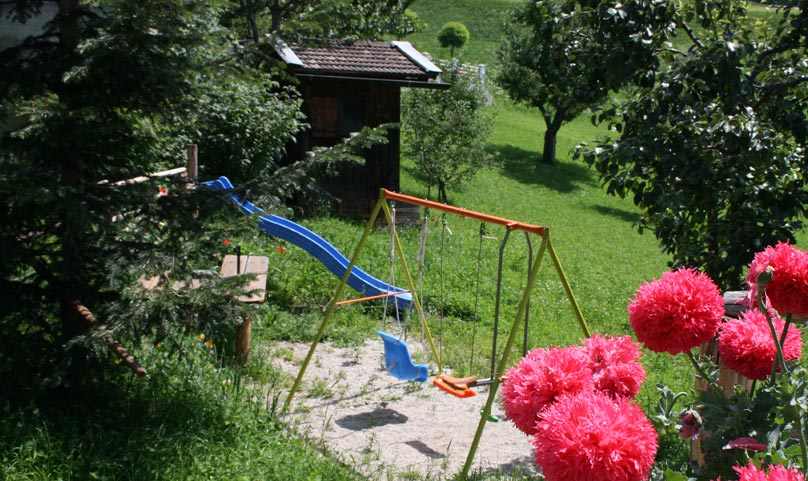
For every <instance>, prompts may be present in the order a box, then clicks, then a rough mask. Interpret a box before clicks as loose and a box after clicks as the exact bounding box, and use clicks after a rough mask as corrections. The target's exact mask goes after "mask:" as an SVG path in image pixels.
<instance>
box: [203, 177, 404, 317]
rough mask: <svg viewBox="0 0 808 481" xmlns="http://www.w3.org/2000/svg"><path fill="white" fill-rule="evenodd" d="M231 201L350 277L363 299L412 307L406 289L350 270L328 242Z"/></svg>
mask: <svg viewBox="0 0 808 481" xmlns="http://www.w3.org/2000/svg"><path fill="white" fill-rule="evenodd" d="M204 184H205V185H206V186H207V187H208V188H210V189H212V190H225V191H232V190H233V189H234V187H233V184H232V183H231V182H230V179H228V178H227V177H224V176H223V177H219V178H218V179H216V180H211V181H208V182H205V183H204ZM230 199H232V201H233V202H234V203H235V204H236V205H237V206H238V207H239V209H240V210H241V212H242V213H244V214H246V215H258V227H259V228H261V229H262V230H263V231H264V232H266V233H267V234H270V235H272V236H275V237H278V238H280V239H283V240H286V241H288V242H291V243H292V244H294V245H296V246H298V247H300V248H302V249H303V250H305V251H306V252H308V253H309V254H311V255H312V256H314V257H315V258H316V259H317V260H318V261H320V262H321V263H322V264H323V265H324V266H325V267H326V268H328V270H329V271H331V272H332V273H333V274H334V275H335V276H337V277H342V276H343V275H345V274H348V275H349V276H348V279H347V284H348V285H349V286H350V287H352V288H353V289H355V290H356V291H358V292H359V293H361V294H362V295H363V296H367V297H366V298H363V299H362V300H367V299H368V298H373V299H380V298H385V297H393V298H394V300H395V302H396V304H397V305H398V307H399V308H401V309H405V308H407V307H409V306H410V304H411V303H412V296H411V295H410V293H409V292H407V291H406V290H405V289H401V288H400V287H396V286H392V285H390V284H388V283H386V282H384V281H381V280H379V279H377V278H375V277H373V276H371V275H370V274H368V273H367V272H365V271H363V270H362V269H359V268H358V267H354V266H351V267H352V268H351V269H348V266H349V264H350V263H349V261H348V259H347V258H346V257H345V256H344V255H342V253H341V252H340V251H339V250H337V249H336V248H335V247H334V246H333V245H331V244H330V243H329V242H328V241H326V240H325V239H323V238H322V237H320V236H319V235H317V234H315V233H314V232H312V231H310V230H309V229H306V228H305V227H303V226H302V225H300V224H297V223H295V222H292V221H291V220H289V219H286V218H283V217H281V216H278V215H275V214H264V210H263V209H261V208H259V207H256V206H255V205H254V204H253V203H252V202H248V201H245V200H242V199H241V198H240V197H239V196H238V195H236V194H234V193H231V194H230ZM355 301H358V300H353V302H355ZM344 303H347V302H344Z"/></svg>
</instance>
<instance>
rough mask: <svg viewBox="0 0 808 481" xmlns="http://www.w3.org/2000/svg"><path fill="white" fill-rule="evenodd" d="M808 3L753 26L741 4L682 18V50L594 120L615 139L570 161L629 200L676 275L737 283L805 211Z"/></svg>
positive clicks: (731, 2)
mask: <svg viewBox="0 0 808 481" xmlns="http://www.w3.org/2000/svg"><path fill="white" fill-rule="evenodd" d="M806 7H808V4H807V3H806V2H789V3H788V4H787V5H784V6H783V7H782V8H778V9H777V10H774V9H772V10H770V11H769V12H768V13H766V14H765V15H763V16H761V17H759V18H752V17H750V16H749V15H748V14H749V10H748V5H747V3H746V2H744V1H740V0H727V1H722V2H705V1H697V2H694V3H693V4H692V5H691V6H689V7H687V9H686V10H684V11H682V12H681V15H680V16H679V18H678V20H677V21H678V23H679V24H680V25H681V26H682V30H681V33H682V34H683V36H684V37H685V39H684V44H683V46H682V47H680V48H678V49H675V50H674V49H671V50H670V51H669V53H668V55H666V57H665V64H666V65H667V67H666V68H665V70H664V71H663V72H661V73H660V75H659V76H658V78H657V79H656V80H655V81H654V82H653V83H652V84H650V85H645V86H643V87H642V88H640V89H638V90H636V91H633V92H632V93H631V94H630V95H629V96H628V97H627V98H626V100H625V101H624V102H622V103H620V104H619V105H618V106H616V107H615V108H612V109H609V110H605V111H604V112H602V113H601V114H600V115H599V116H598V117H597V119H598V120H600V121H602V122H608V124H609V125H610V126H611V127H612V130H613V131H614V132H616V136H617V138H604V139H601V140H599V141H598V142H596V143H595V144H593V145H583V146H581V147H580V151H579V153H580V154H581V155H582V156H583V158H584V159H585V160H586V161H587V162H589V163H590V164H592V165H593V166H594V167H595V168H596V169H597V170H598V172H599V173H600V176H601V179H602V180H603V181H604V183H605V185H606V188H607V190H608V192H610V193H612V194H615V195H619V196H623V197H626V196H628V197H631V198H632V199H633V200H634V203H635V204H636V205H638V206H639V207H640V208H641V209H642V210H643V212H644V213H643V215H642V217H641V218H640V220H639V228H640V230H641V231H642V230H645V229H648V230H651V231H653V233H654V235H655V236H656V237H657V239H659V242H660V245H661V247H662V250H663V251H664V252H666V253H669V254H670V255H671V256H672V259H673V260H672V264H673V265H676V266H683V265H684V266H693V267H699V268H701V269H703V270H705V271H706V272H707V274H709V275H710V277H712V278H713V279H714V280H715V281H716V282H718V283H719V285H720V286H721V287H722V288H724V289H728V288H738V287H741V286H742V274H743V270H744V268H745V266H746V265H747V264H748V263H749V262H750V261H751V260H752V257H753V255H754V253H755V252H757V251H760V250H761V249H762V248H763V247H765V246H766V245H773V244H775V243H776V241H778V240H782V241H785V240H788V239H791V240H793V239H794V233H795V232H796V231H797V230H799V229H800V228H801V226H802V225H803V224H802V219H803V218H804V215H805V214H806V208H805V206H806V202H808V184H807V182H808V172H806V135H807V134H808V121H807V120H806V113H805V105H806V100H808V88H807V86H808V57H806V52H805V46H804V39H805V38H806V35H808V10H807V9H806Z"/></svg>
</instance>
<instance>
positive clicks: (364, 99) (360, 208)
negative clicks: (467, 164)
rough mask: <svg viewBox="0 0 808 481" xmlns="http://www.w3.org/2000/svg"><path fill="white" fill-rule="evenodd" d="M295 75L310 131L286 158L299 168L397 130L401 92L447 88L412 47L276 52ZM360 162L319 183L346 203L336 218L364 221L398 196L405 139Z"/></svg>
mask: <svg viewBox="0 0 808 481" xmlns="http://www.w3.org/2000/svg"><path fill="white" fill-rule="evenodd" d="M275 49H276V51H277V52H278V54H279V55H280V57H281V59H282V60H283V61H284V62H285V63H286V64H287V67H288V71H289V73H290V74H292V75H293V76H295V77H296V78H297V79H298V80H299V82H300V83H299V85H298V89H299V90H300V93H301V94H302V96H303V111H304V113H305V114H306V117H307V120H308V122H309V124H310V126H311V128H310V129H309V130H307V131H305V132H302V133H301V134H300V135H299V136H298V139H297V143H296V145H294V146H292V148H291V149H290V150H289V152H288V155H289V157H290V160H298V159H301V158H302V157H303V155H305V152H307V151H309V150H311V149H312V148H313V147H318V146H325V147H328V146H332V145H336V144H338V143H340V142H341V141H342V140H343V139H344V138H345V137H347V136H348V135H350V134H351V133H352V132H356V131H358V130H360V129H361V128H362V127H364V126H369V127H376V126H379V125H381V124H384V123H390V122H393V123H398V122H399V121H400V114H401V89H402V88H404V87H406V88H448V87H449V85H448V84H445V83H442V82H440V80H439V79H438V75H439V74H440V69H439V68H438V67H436V66H435V65H434V64H433V63H432V62H431V61H429V59H428V58H426V56H424V55H423V54H421V53H420V52H418V51H417V50H416V49H415V48H414V47H413V46H412V45H411V44H410V43H409V42H398V41H393V42H375V41H349V40H327V41H322V42H320V43H318V44H316V45H296V44H292V45H286V44H283V43H278V44H277V45H276V47H275ZM389 140H390V142H389V143H388V144H387V145H381V146H377V147H375V148H373V149H370V151H367V152H365V153H364V154H363V156H364V157H365V160H366V162H365V165H364V166H358V167H349V168H345V169H343V170H342V171H341V172H339V173H338V175H337V177H336V178H328V179H322V182H323V184H324V186H325V187H326V188H327V189H328V190H329V191H330V192H331V193H333V194H334V195H335V196H336V197H338V198H339V199H341V202H340V203H339V205H338V206H337V212H336V213H337V214H339V215H343V216H348V217H365V216H367V215H368V214H369V213H370V211H371V210H372V208H373V206H374V205H375V203H376V201H377V200H378V196H379V188H381V187H384V188H387V189H390V190H395V191H399V168H400V165H399V164H400V135H399V131H398V129H394V130H392V131H391V132H390V134H389Z"/></svg>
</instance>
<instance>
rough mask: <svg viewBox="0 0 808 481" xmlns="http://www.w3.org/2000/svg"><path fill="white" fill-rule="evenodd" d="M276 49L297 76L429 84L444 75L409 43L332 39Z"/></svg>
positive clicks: (281, 46)
mask: <svg viewBox="0 0 808 481" xmlns="http://www.w3.org/2000/svg"><path fill="white" fill-rule="evenodd" d="M276 50H277V51H278V53H279V54H280V56H281V58H282V59H283V60H284V61H285V62H286V63H287V64H288V65H289V68H290V71H291V72H292V73H295V74H312V75H323V76H343V77H362V78H368V79H374V78H378V79H397V80H416V81H428V80H432V79H434V78H435V77H436V76H437V74H438V73H440V69H438V68H437V67H436V66H435V65H434V64H432V62H430V61H429V60H428V59H427V58H426V57H425V56H423V55H422V54H421V53H420V52H418V51H417V50H416V49H415V48H413V47H412V45H410V44H409V43H408V42H373V41H367V40H362V41H349V40H328V41H326V42H324V43H322V44H318V45H314V46H311V45H291V46H286V45H279V46H277V47H276Z"/></svg>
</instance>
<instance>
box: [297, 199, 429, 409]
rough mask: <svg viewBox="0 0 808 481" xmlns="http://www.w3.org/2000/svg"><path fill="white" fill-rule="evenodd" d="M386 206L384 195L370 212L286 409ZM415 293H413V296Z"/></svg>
mask: <svg viewBox="0 0 808 481" xmlns="http://www.w3.org/2000/svg"><path fill="white" fill-rule="evenodd" d="M383 205H384V206H386V205H387V204H386V202H385V200H384V197H381V196H380V197H379V201H378V202H377V203H376V207H374V208H373V213H372V214H370V220H368V223H367V226H365V232H363V233H362V238H361V239H360V240H359V244H358V245H357V246H356V249H355V250H354V253H353V256H351V261H350V263H349V264H348V267H347V268H346V269H345V274H343V275H342V279H340V281H339V285H338V286H337V290H336V291H335V292H334V297H332V298H331V300H330V301H329V302H328V309H327V310H326V312H325V317H324V318H323V322H321V323H320V329H319V330H318V331H317V334H316V335H315V336H314V341H312V343H311V347H309V352H308V354H306V359H305V360H304V361H303V364H302V365H301V366H300V371H298V373H297V378H296V379H295V383H294V384H292V389H291V390H290V391H289V396H288V397H287V398H286V402H285V403H284V409H286V410H288V409H289V406H291V404H292V398H293V397H294V395H295V393H296V392H297V390H298V388H299V387H300V382H301V381H302V380H303V376H304V375H305V374H306V369H308V367H309V363H310V362H311V358H312V357H314V351H315V350H316V349H317V345H318V344H320V340H321V339H322V338H323V334H324V333H325V329H326V327H328V324H329V322H330V321H331V317H333V315H334V310H335V309H336V307H337V301H338V300H339V298H340V297H341V296H342V292H343V291H344V290H345V285H346V284H348V278H349V277H350V276H351V271H353V268H354V266H355V265H356V261H357V260H358V259H359V253H360V252H361V251H362V248H363V247H364V246H365V242H367V240H368V236H369V235H370V231H371V229H372V228H373V225H374V223H375V222H376V218H377V217H378V216H379V211H380V210H381V209H382V206H383ZM410 290H412V286H410ZM414 297H415V295H414V294H413V298H414Z"/></svg>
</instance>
